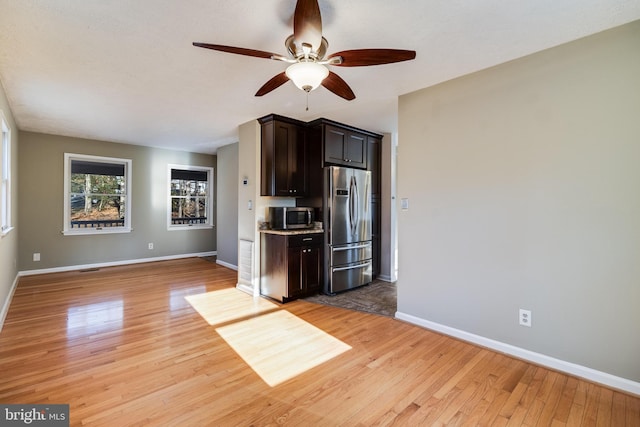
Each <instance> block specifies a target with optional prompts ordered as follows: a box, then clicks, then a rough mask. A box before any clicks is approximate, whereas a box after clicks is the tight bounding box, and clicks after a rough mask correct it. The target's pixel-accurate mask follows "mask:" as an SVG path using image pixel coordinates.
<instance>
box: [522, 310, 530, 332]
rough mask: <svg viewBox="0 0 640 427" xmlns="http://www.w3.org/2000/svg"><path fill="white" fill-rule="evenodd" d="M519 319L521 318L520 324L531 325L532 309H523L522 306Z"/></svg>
mask: <svg viewBox="0 0 640 427" xmlns="http://www.w3.org/2000/svg"><path fill="white" fill-rule="evenodd" d="M519 320H520V324H521V325H522V326H528V327H531V310H523V309H522V308H521V309H520V315H519Z"/></svg>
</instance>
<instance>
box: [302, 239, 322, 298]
mask: <svg viewBox="0 0 640 427" xmlns="http://www.w3.org/2000/svg"><path fill="white" fill-rule="evenodd" d="M320 249H321V248H320V247H319V246H315V247H306V248H302V277H303V282H304V283H303V288H304V291H305V293H307V294H309V293H313V292H317V291H318V290H319V289H320V282H321V281H322V267H321V265H320V260H321V258H320Z"/></svg>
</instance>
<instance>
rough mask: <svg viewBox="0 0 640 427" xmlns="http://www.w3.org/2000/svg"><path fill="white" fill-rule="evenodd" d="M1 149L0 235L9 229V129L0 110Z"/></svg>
mask: <svg viewBox="0 0 640 427" xmlns="http://www.w3.org/2000/svg"><path fill="white" fill-rule="evenodd" d="M0 122H1V123H0V127H1V130H2V147H0V148H1V149H2V151H0V179H1V180H2V181H1V182H0V227H1V228H0V235H2V236H4V235H6V234H7V233H8V232H9V231H11V228H12V227H11V129H9V124H8V123H7V121H6V120H5V118H4V114H3V113H2V111H0Z"/></svg>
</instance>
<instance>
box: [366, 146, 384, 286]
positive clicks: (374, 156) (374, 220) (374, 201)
mask: <svg viewBox="0 0 640 427" xmlns="http://www.w3.org/2000/svg"><path fill="white" fill-rule="evenodd" d="M367 151H368V154H367V158H368V162H367V169H368V170H370V171H371V247H372V254H371V266H372V276H373V278H376V277H377V276H378V275H379V274H380V258H381V250H380V248H381V246H380V240H381V232H382V225H381V214H382V209H381V206H382V204H381V200H380V199H381V185H382V184H381V163H380V162H381V155H382V140H381V139H380V138H379V137H374V136H368V137H367Z"/></svg>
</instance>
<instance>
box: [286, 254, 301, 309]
mask: <svg viewBox="0 0 640 427" xmlns="http://www.w3.org/2000/svg"><path fill="white" fill-rule="evenodd" d="M302 249H303V248H288V249H287V267H288V272H287V288H288V290H289V295H287V296H288V298H296V297H299V296H300V295H302V293H303V281H302V280H303V276H302Z"/></svg>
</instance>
